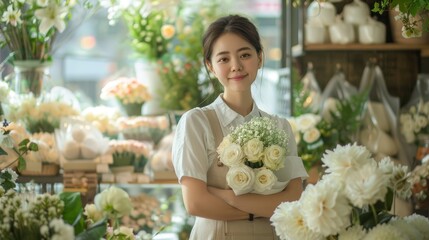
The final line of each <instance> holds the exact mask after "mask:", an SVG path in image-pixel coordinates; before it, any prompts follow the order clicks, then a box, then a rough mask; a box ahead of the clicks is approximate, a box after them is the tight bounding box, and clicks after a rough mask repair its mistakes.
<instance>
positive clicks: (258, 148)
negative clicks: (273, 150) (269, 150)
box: [243, 138, 264, 163]
mask: <svg viewBox="0 0 429 240" xmlns="http://www.w3.org/2000/svg"><path fill="white" fill-rule="evenodd" d="M243 152H244V155H245V156H246V158H247V160H248V161H249V162H253V163H255V162H259V161H260V160H261V157H262V156H263V153H264V143H263V142H262V141H260V140H259V139H257V138H253V139H251V140H249V141H248V142H246V143H245V144H244V146H243Z"/></svg>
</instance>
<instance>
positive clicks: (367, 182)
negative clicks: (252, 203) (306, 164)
mask: <svg viewBox="0 0 429 240" xmlns="http://www.w3.org/2000/svg"><path fill="white" fill-rule="evenodd" d="M322 161H323V163H324V167H327V169H326V174H325V175H324V176H323V178H322V180H321V181H319V182H318V183H317V184H315V185H308V186H307V187H306V189H305V191H304V192H303V194H302V195H301V198H300V199H299V200H298V201H293V202H284V203H282V204H280V205H279V206H278V207H277V209H276V210H275V212H274V214H273V216H272V217H271V219H270V220H271V222H272V225H273V226H274V227H275V230H276V233H277V235H278V236H280V239H338V240H341V239H347V240H350V239H352V240H353V239H424V238H422V237H421V236H428V235H427V233H428V229H429V220H428V219H427V218H425V217H423V216H419V215H416V214H414V215H411V216H408V217H405V218H399V217H397V216H395V215H393V214H391V213H390V212H389V211H390V208H391V205H392V201H393V196H394V195H395V194H394V193H395V192H396V193H397V195H398V196H402V197H404V198H407V197H409V196H410V189H411V183H410V179H409V172H408V168H407V167H405V166H401V165H395V164H394V163H393V162H392V161H391V160H390V158H384V159H383V160H382V161H380V162H378V163H377V162H376V161H375V160H374V159H373V158H372V157H371V153H370V152H369V150H368V149H366V148H365V147H363V146H358V145H356V144H353V145H350V144H349V145H345V146H337V147H336V148H335V149H334V150H332V151H329V150H328V151H326V153H325V154H324V156H323V158H322ZM407 229H408V230H407ZM416 236H417V237H416ZM418 236H420V237H418Z"/></svg>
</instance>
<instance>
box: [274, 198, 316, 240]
mask: <svg viewBox="0 0 429 240" xmlns="http://www.w3.org/2000/svg"><path fill="white" fill-rule="evenodd" d="M300 209H301V205H300V203H299V202H298V201H294V202H283V203H281V204H280V205H279V206H278V207H277V208H276V210H275V211H274V214H273V216H271V218H270V221H271V222H272V225H273V226H274V229H275V230H276V234H277V236H279V237H280V239H312V240H322V239H323V236H322V235H321V234H319V233H316V232H313V231H312V230H310V229H309V228H308V227H307V225H306V223H305V220H304V217H303V216H302V214H301V212H300Z"/></svg>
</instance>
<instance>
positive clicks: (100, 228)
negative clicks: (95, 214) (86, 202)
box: [75, 219, 107, 240]
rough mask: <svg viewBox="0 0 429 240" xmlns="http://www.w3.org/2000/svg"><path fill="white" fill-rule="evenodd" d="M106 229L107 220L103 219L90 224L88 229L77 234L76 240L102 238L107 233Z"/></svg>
mask: <svg viewBox="0 0 429 240" xmlns="http://www.w3.org/2000/svg"><path fill="white" fill-rule="evenodd" d="M106 231H107V222H106V220H105V219H103V220H101V221H98V222H96V223H95V224H93V225H92V226H90V227H89V228H88V229H87V230H86V231H84V232H81V233H80V234H79V235H77V236H76V238H75V240H92V239H101V238H102V237H103V236H104V235H105V234H106Z"/></svg>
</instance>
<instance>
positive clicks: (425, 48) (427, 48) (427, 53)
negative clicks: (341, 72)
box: [292, 43, 429, 57]
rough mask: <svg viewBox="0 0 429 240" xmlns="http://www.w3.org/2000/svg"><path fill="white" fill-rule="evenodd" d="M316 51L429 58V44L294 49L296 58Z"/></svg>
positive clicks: (337, 45) (331, 45)
mask: <svg viewBox="0 0 429 240" xmlns="http://www.w3.org/2000/svg"><path fill="white" fill-rule="evenodd" d="M316 51H330V52H332V51H419V52H420V57H429V44H396V43H386V44H357V43H355V44H328V43H326V44H306V45H304V49H303V46H302V45H296V46H294V47H293V48H292V53H293V56H294V57H298V56H301V55H303V54H304V52H316Z"/></svg>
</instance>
